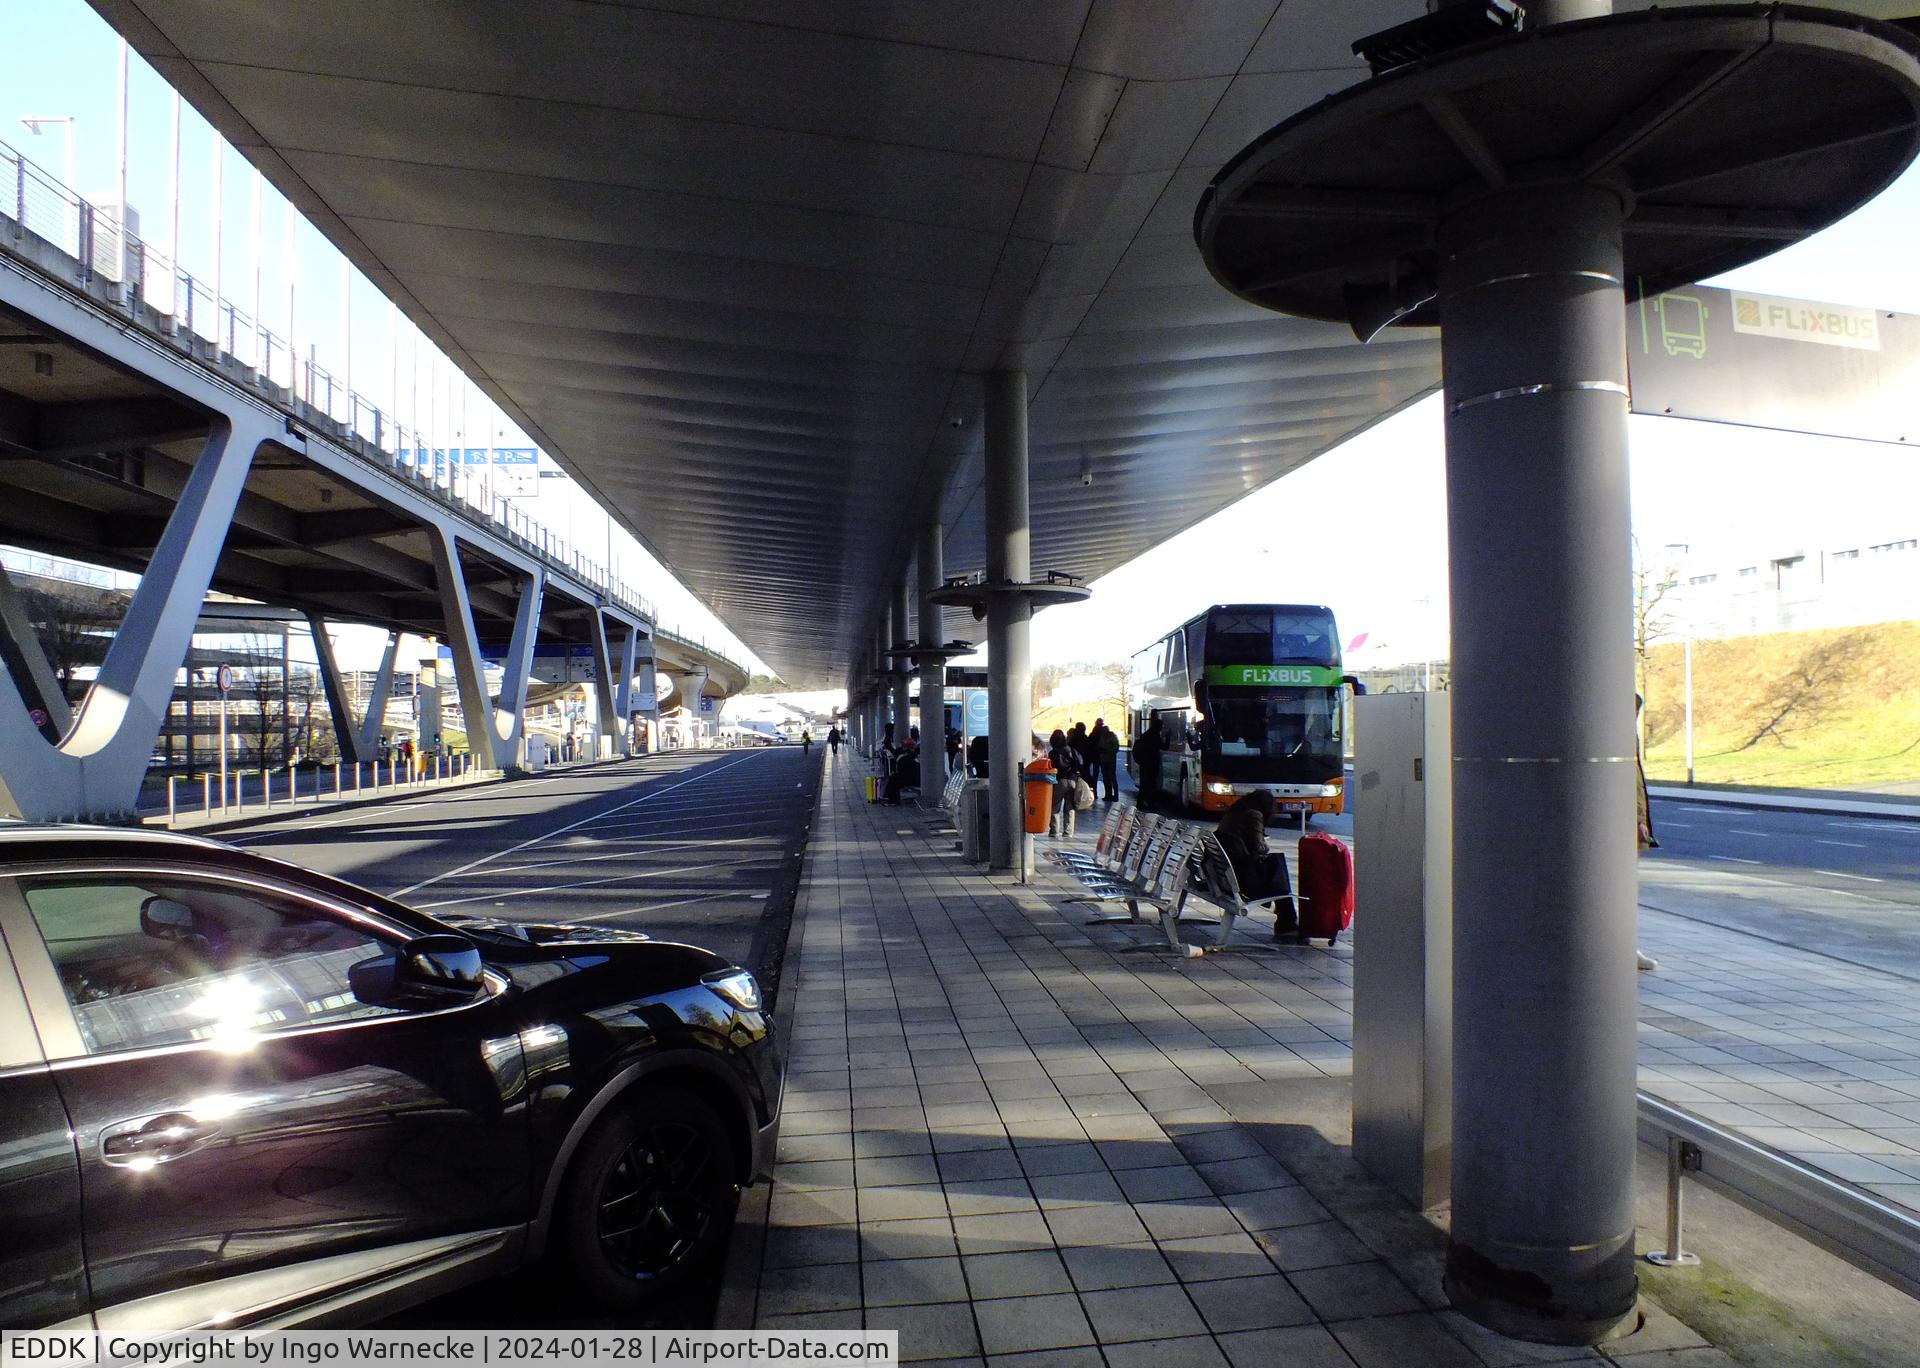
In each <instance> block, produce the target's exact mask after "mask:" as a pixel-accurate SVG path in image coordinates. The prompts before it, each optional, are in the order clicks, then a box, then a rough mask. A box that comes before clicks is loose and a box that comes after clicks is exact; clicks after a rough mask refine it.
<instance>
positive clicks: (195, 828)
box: [138, 751, 721, 836]
mask: <svg viewBox="0 0 1920 1368" xmlns="http://www.w3.org/2000/svg"><path fill="white" fill-rule="evenodd" d="M712 753H713V754H716V755H718V754H720V753H721V752H719V751H714V752H712ZM676 754H679V752H677V751H649V752H647V753H646V754H644V755H621V756H615V757H614V758H613V759H611V760H578V761H575V762H574V763H573V764H571V765H568V766H565V767H564V768H562V767H559V766H552V767H549V768H546V769H542V770H530V771H528V772H526V773H524V774H508V773H507V772H506V771H504V770H477V771H475V772H474V777H473V778H471V779H466V780H462V781H453V780H448V781H443V782H440V783H436V784H426V785H422V786H420V787H416V788H395V789H386V790H383V791H381V792H380V793H379V794H378V795H377V796H376V795H374V794H373V793H372V792H371V791H370V790H368V791H367V796H366V797H352V796H349V797H346V798H340V799H332V798H327V799H322V800H321V801H319V802H308V803H305V804H298V803H295V804H287V805H285V806H280V805H276V806H274V807H271V808H264V807H263V808H259V809H258V810H249V811H248V812H247V813H246V814H245V815H244V816H240V817H234V818H230V819H225V820H222V819H219V818H215V819H214V820H212V821H205V822H195V823H193V824H192V825H191V826H168V825H167V822H166V815H165V814H164V813H148V814H147V815H145V816H143V817H142V818H141V819H140V822H139V828H138V829H144V830H150V831H167V832H172V833H174V834H175V835H180V836H198V835H201V834H202V833H213V834H218V833H220V832H226V831H243V830H246V829H247V828H250V827H255V826H259V825H261V824H262V823H264V822H279V821H284V820H286V819H287V818H288V817H300V816H318V815H320V814H322V813H334V812H358V811H360V810H362V809H364V808H374V807H383V806H386V805H388V804H391V803H399V802H408V801H413V800H418V799H423V798H431V797H433V796H435V795H437V794H443V793H464V792H466V791H467V790H468V789H490V788H497V787H499V786H500V785H501V784H517V783H520V782H522V781H524V780H529V779H551V778H554V777H555V775H556V774H557V773H559V774H564V773H572V772H573V771H575V770H579V771H582V772H587V771H592V770H598V769H602V768H604V767H606V766H608V765H618V764H624V763H625V762H627V761H629V760H647V759H651V758H653V757H655V756H660V755H676Z"/></svg>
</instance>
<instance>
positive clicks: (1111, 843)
mask: <svg viewBox="0 0 1920 1368" xmlns="http://www.w3.org/2000/svg"><path fill="white" fill-rule="evenodd" d="M1133 819H1134V806H1133V802H1132V800H1131V799H1129V800H1127V801H1125V802H1120V803H1114V804H1112V805H1110V806H1109V807H1108V808H1107V815H1106V818H1105V820H1103V821H1102V822H1101V823H1100V834H1099V835H1098V836H1097V837H1095V838H1094V842H1093V849H1092V850H1091V851H1086V850H1049V851H1048V852H1047V858H1048V859H1050V860H1052V861H1053V862H1054V863H1055V864H1057V865H1059V866H1060V867H1061V868H1062V869H1064V870H1066V871H1067V872H1068V873H1070V874H1073V875H1076V876H1078V875H1082V874H1089V873H1092V874H1098V875H1106V874H1109V873H1111V872H1112V870H1113V869H1114V868H1116V867H1117V864H1118V861H1117V859H1116V852H1117V851H1119V850H1123V849H1125V846H1126V837H1127V834H1128V833H1129V832H1131V830H1132V829H1133ZM1103 881H1104V880H1103Z"/></svg>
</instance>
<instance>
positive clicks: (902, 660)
mask: <svg viewBox="0 0 1920 1368" xmlns="http://www.w3.org/2000/svg"><path fill="white" fill-rule="evenodd" d="M890 616H891V617H892V619H893V639H892V640H891V641H889V642H888V643H887V648H888V650H889V651H891V650H892V648H894V647H896V646H903V645H905V644H906V643H907V642H909V641H911V640H913V606H912V604H911V602H910V601H909V600H908V598H907V582H906V581H905V580H904V579H903V580H901V581H900V583H898V584H896V585H894V586H893V604H892V613H891V615H890ZM887 668H888V669H889V670H891V671H892V672H893V738H894V740H896V741H898V742H899V743H900V744H901V745H903V746H904V745H905V744H906V743H907V733H908V732H909V731H911V730H912V729H913V727H914V721H913V693H912V690H910V689H909V688H908V687H907V686H908V684H909V682H910V681H911V680H912V677H913V676H912V666H911V664H910V662H909V661H908V660H907V658H906V657H905V656H897V655H891V654H889V655H888V656H887Z"/></svg>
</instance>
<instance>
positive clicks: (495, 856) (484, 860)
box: [388, 751, 769, 900]
mask: <svg viewBox="0 0 1920 1368" xmlns="http://www.w3.org/2000/svg"><path fill="white" fill-rule="evenodd" d="M765 754H769V752H766V751H755V752H752V753H750V754H747V755H743V756H741V757H740V758H739V759H737V760H729V761H727V762H726V763H725V764H723V765H715V766H712V767H711V768H708V769H703V770H701V771H700V772H699V773H698V774H695V775H693V776H691V777H690V778H686V779H682V780H681V781H680V782H679V783H677V784H668V785H667V786H666V787H665V788H661V789H654V790H653V791H652V792H650V793H643V794H641V795H640V796H639V797H638V798H630V799H628V800H627V801H626V802H624V803H619V804H616V805H615V806H613V807H611V808H608V809H607V810H606V811H605V812H596V813H594V814H593V815H592V816H591V817H582V818H581V819H580V820H579V821H577V822H569V823H567V825H565V826H563V827H555V828H554V829H553V830H552V831H548V832H543V833H542V834H541V835H538V836H529V837H528V838H527V839H526V840H524V841H521V842H520V843H519V844H518V845H511V846H508V847H507V848H506V849H505V850H496V851H494V852H493V853H492V854H491V855H482V856H480V857H479V858H478V859H473V860H469V861H467V862H466V863H465V864H463V865H460V866H458V867H456V868H453V869H449V870H447V871H445V872H444V873H441V874H434V875H432V876H430V877H428V878H425V879H422V880H420V882H418V883H412V884H408V885H407V886H406V887H405V888H399V889H395V890H394V891H393V892H392V893H391V894H389V895H388V896H390V897H392V898H394V899H396V900H398V899H401V898H404V897H406V896H407V894H409V893H412V892H414V891H415V890H416V889H421V888H425V887H427V886H428V885H429V884H436V883H439V882H440V881H441V880H443V879H451V878H453V877H455V876H456V875H459V874H465V873H468V872H470V871H472V870H475V869H478V868H480V867H481V866H482V865H489V864H492V863H493V862H494V861H495V860H499V859H503V858H505V857H506V856H508V855H513V854H517V853H518V852H520V851H522V850H525V849H526V848H527V847H528V846H534V845H539V844H540V843H541V842H542V841H550V840H552V839H553V838H554V837H555V836H564V835H566V834H567V833H568V832H570V831H574V830H576V829H578V828H580V827H583V826H586V825H587V824H588V823H589V822H596V821H598V820H599V819H600V818H602V817H611V816H612V815H613V814H614V813H616V812H625V811H626V810H627V809H628V808H634V807H639V806H640V805H641V804H642V803H650V802H652V801H653V800H654V799H655V798H664V797H666V795H667V794H669V793H672V792H674V791H675V790H676V789H683V788H685V787H687V785H689V784H698V783H700V782H701V781H703V780H706V779H711V778H712V777H713V776H714V775H716V774H719V773H721V772H722V771H723V770H730V769H732V768H733V767H734V766H736V765H744V764H745V763H746V762H747V761H749V760H751V759H753V758H754V756H755V755H765Z"/></svg>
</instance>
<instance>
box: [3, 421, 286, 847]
mask: <svg viewBox="0 0 1920 1368" xmlns="http://www.w3.org/2000/svg"><path fill="white" fill-rule="evenodd" d="M277 436H284V427H282V426H281V425H279V424H269V423H268V422H266V421H265V417H264V415H255V414H251V413H250V414H248V415H246V416H244V417H243V418H241V419H239V420H233V419H229V418H226V417H222V418H219V419H217V420H216V422H215V424H214V428H213V431H212V432H211V434H210V435H209V436H208V438H207V444H206V446H205V448H204V449H203V450H202V451H201V454H200V457H199V459H198V460H196V461H195V462H194V466H193V470H192V472H191V473H190V474H189V475H188V476H187V480H186V484H185V486H184V488H182V490H181V491H180V497H179V499H178V500H177V501H176V502H175V504H174V509H173V512H172V514H171V515H170V516H169V517H168V518H167V526H166V530H165V531H163V532H162V533H161V535H160V542H159V545H158V546H156V547H155V548H154V552H153V556H152V558H151V559H150V560H149V561H148V563H147V568H146V571H145V573H143V574H142V575H141V577H140V587H139V588H138V589H136V590H135V591H134V594H133V600H132V602H131V603H129V604H128V605H127V614H126V617H125V618H124V619H122V621H121V623H120V628H119V630H118V631H117V632H115V633H114V637H113V643H112V644H111V645H110V646H109V647H108V648H107V655H106V659H105V660H104V661H102V662H101V665H100V670H99V673H98V674H97V675H96V676H95V678H94V682H93V684H92V686H91V687H90V688H89V689H88V690H87V694H86V697H85V699H84V700H83V701H82V703H81V704H80V706H79V708H78V709H77V711H76V712H75V714H74V716H73V719H72V725H71V726H70V727H69V728H68V729H67V731H66V734H65V735H64V736H63V737H61V738H60V740H59V744H58V745H54V744H50V743H49V740H48V738H47V735H46V732H45V731H44V730H43V729H42V724H41V723H40V722H37V721H35V719H34V716H33V711H32V708H33V705H31V704H30V703H29V702H28V701H27V697H26V694H27V693H32V692H37V691H38V688H39V686H38V685H36V683H35V680H34V674H35V671H34V668H33V665H32V652H31V651H27V650H24V649H22V650H21V652H20V653H19V655H20V664H19V665H18V666H17V668H18V670H20V671H21V675H20V678H21V680H22V685H23V687H24V692H23V690H22V688H15V689H0V813H4V814H8V815H14V816H20V817H25V818H28V819H30V820H37V819H43V818H59V817H71V816H74V815H76V814H78V815H82V816H106V815H114V814H123V813H127V812H131V811H132V810H133V808H134V806H135V804H136V803H137V802H138V800H139V795H140V784H141V781H142V780H143V779H144V778H145V776H146V771H147V762H148V761H149V759H150V758H151V757H152V755H153V744H154V742H155V740H156V739H158V737H159V735H160V728H161V724H162V722H163V720H164V719H165V717H166V715H167V713H168V710H169V709H170V708H171V707H172V703H173V690H174V684H175V681H176V678H177V676H178V675H179V672H180V665H181V662H182V661H183V660H185V659H186V657H187V650H188V647H189V646H190V645H191V643H192V641H193V632H194V627H195V625H196V624H197V623H198V622H199V618H200V608H201V605H202V603H204V602H205V600H206V593H207V585H208V584H209V582H210V581H211V580H212V577H213V571H214V567H215V565H216V564H217V563H218V561H219V558H220V552H221V548H222V547H223V546H224V545H225V543H226V537H227V529H228V527H229V526H231V524H232V521H233V509H234V505H235V504H236V503H237V502H238V501H239V499H240V494H241V491H242V490H243V488H244V487H245V485H246V478H247V471H248V469H249V467H250V466H251V465H252V462H253V457H254V453H255V451H257V450H258V449H259V448H260V447H261V446H262V445H263V444H264V443H266V442H268V441H271V440H273V439H274V438H275V437H277ZM17 644H18V645H19V646H21V647H22V648H25V647H27V646H31V647H32V648H33V650H38V649H39V647H38V644H37V642H33V641H32V640H30V639H26V640H21V641H19V642H18V643H17ZM12 673H13V671H12V670H11V669H10V670H9V674H12ZM43 701H45V702H50V701H52V700H43ZM42 710H43V711H46V712H47V713H48V715H49V719H51V717H52V716H53V715H54V714H53V710H52V709H45V708H43V709H42Z"/></svg>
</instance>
